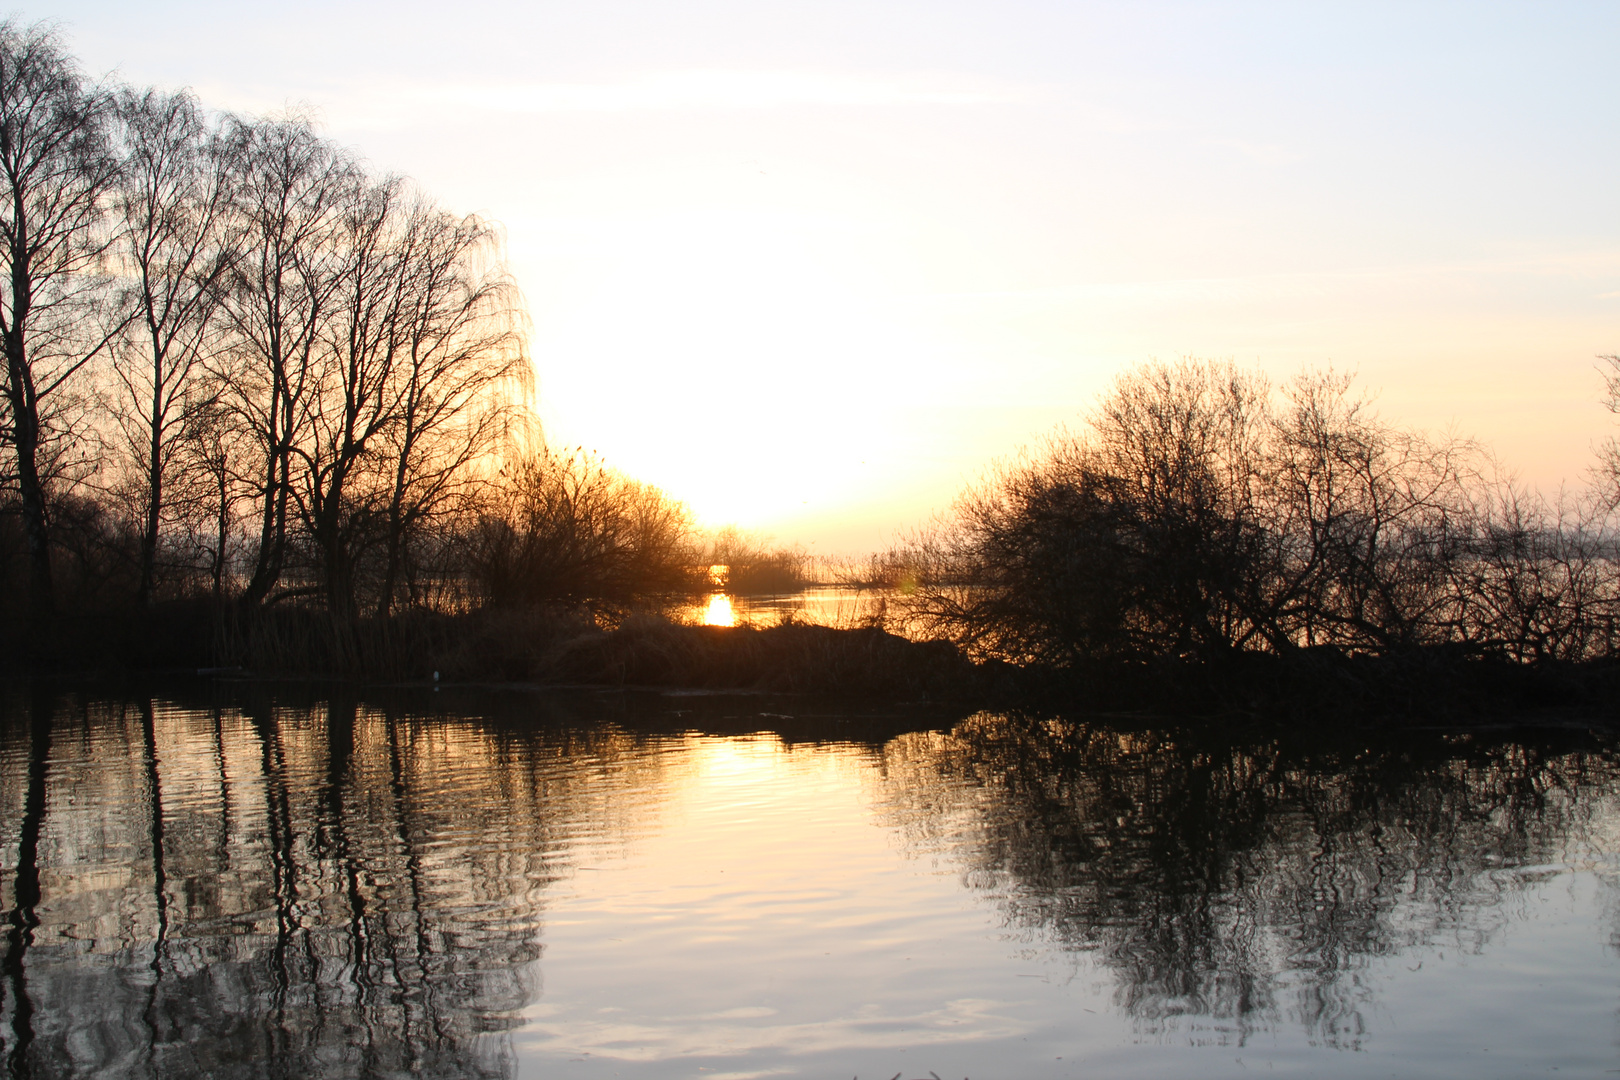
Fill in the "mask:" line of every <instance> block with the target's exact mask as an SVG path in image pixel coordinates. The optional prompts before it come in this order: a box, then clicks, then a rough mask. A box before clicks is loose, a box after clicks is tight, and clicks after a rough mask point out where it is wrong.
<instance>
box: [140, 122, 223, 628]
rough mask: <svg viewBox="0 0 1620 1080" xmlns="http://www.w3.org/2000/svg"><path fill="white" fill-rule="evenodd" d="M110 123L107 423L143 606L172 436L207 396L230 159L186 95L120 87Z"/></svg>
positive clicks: (174, 449)
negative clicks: (119, 319) (116, 140)
mask: <svg viewBox="0 0 1620 1080" xmlns="http://www.w3.org/2000/svg"><path fill="white" fill-rule="evenodd" d="M118 116H119V119H120V121H121V134H122V136H123V140H122V141H123V151H124V159H125V169H124V181H123V183H122V184H121V185H120V187H119V190H118V193H117V195H116V197H115V199H114V202H115V205H116V209H117V212H118V215H119V217H120V218H121V224H122V229H121V240H120V243H119V247H118V251H119V255H120V258H121V261H122V262H123V263H124V266H125V269H126V272H127V274H128V276H129V281H130V284H129V286H128V293H129V296H128V298H127V303H128V304H129V307H130V308H131V309H132V310H133V311H134V312H135V313H136V314H135V321H134V322H133V323H132V324H131V328H130V330H129V331H127V332H126V334H125V335H123V336H122V337H120V338H119V339H118V340H117V341H115V342H114V346H113V350H114V357H115V361H116V362H115V363H114V365H113V376H114V378H113V385H114V387H115V388H116V391H117V395H118V398H119V400H118V402H117V406H118V407H116V408H115V409H114V410H113V417H114V419H115V422H116V424H117V426H118V427H119V429H120V431H121V433H122V435H123V437H124V441H125V443H126V444H127V449H128V451H129V452H130V455H131V457H132V458H133V460H134V461H135V462H136V463H137V472H138V480H137V486H138V498H139V502H140V507H139V514H140V545H141V550H140V560H141V565H140V583H139V586H138V600H139V601H140V602H141V603H143V604H144V603H146V602H148V601H149V600H150V598H151V595H152V589H153V579H154V575H155V567H156V560H157V552H158V543H159V533H160V530H161V529H162V527H163V520H164V514H165V512H166V511H167V510H168V504H167V503H166V501H165V499H166V497H167V496H168V495H169V479H170V475H171V473H172V472H173V465H174V461H175V458H176V455H177V453H178V452H179V449H180V443H181V438H182V436H183V435H184V434H185V433H186V432H187V430H188V427H189V426H190V424H191V419H192V417H193V416H194V415H195V414H196V413H197V411H198V410H200V409H202V408H205V407H206V406H207V405H208V404H209V402H210V401H211V399H212V398H213V396H214V393H213V391H212V389H211V388H210V387H208V386H206V385H205V384H204V380H202V379H201V378H199V376H202V375H204V374H205V371H204V367H203V362H204V361H205V360H206V359H207V358H208V355H209V350H210V348H211V347H212V346H213V345H214V344H215V340H216V339H217V335H216V334H214V333H213V332H214V331H215V329H216V326H215V319H214V316H215V314H216V312H217V308H218V297H219V286H220V285H221V283H222V281H223V278H224V275H225V272H226V271H227V269H228V268H229V267H230V265H231V263H232V256H233V253H232V249H231V246H230V244H229V243H228V242H227V236H226V231H227V228H228V225H229V223H230V222H231V221H232V220H233V219H232V218H231V216H230V214H229V210H230V203H229V198H228V186H227V182H226V181H227V176H228V166H229V163H230V162H229V154H228V151H227V143H226V142H225V140H224V139H222V138H221V137H220V136H219V135H217V134H215V133H213V132H210V131H209V129H208V124H207V122H206V120H205V119H204V117H203V114H202V111H201V109H199V108H198V106H197V103H196V102H195V101H194V100H192V98H191V97H190V96H189V95H187V94H162V93H158V92H157V91H153V90H146V91H142V92H135V91H128V90H126V91H124V92H123V93H121V94H120V95H119V97H118Z"/></svg>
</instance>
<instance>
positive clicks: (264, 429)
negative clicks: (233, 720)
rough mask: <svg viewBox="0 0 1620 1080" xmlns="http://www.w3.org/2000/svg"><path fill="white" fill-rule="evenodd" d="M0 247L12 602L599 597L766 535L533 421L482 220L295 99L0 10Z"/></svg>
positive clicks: (501, 269)
mask: <svg viewBox="0 0 1620 1080" xmlns="http://www.w3.org/2000/svg"><path fill="white" fill-rule="evenodd" d="M0 264H3V265H0V271H3V275H4V276H3V283H0V336H3V343H4V349H5V356H6V365H5V369H4V372H3V373H0V384H3V391H4V393H3V395H0V443H3V445H0V451H3V454H0V461H3V464H0V596H3V598H4V599H0V608H3V609H4V610H3V611H0V616H3V617H4V618H5V620H6V621H7V624H8V625H10V626H11V627H12V628H13V629H22V628H25V627H34V628H39V627H44V626H47V625H50V624H51V622H52V620H53V614H54V613H57V612H60V611H63V610H68V611H72V612H79V613H83V612H86V611H98V610H113V609H119V608H123V609H128V610H139V609H141V608H148V607H151V606H152V605H154V604H163V603H170V602H175V601H195V600H197V599H200V598H205V599H211V600H212V601H214V602H215V604H214V606H215V607H219V606H221V605H229V606H230V607H232V609H233V610H236V611H246V610H256V609H262V608H264V607H266V606H269V605H278V604H282V603H285V602H296V603H298V604H300V605H305V606H311V605H313V606H318V607H322V608H324V609H326V610H327V611H329V612H330V613H331V614H332V615H333V616H334V617H335V618H336V619H338V620H339V621H349V620H353V619H355V618H358V617H363V616H377V617H384V618H386V617H388V616H389V615H390V614H392V613H393V612H395V611H397V610H400V609H401V608H430V609H435V610H439V611H447V610H457V609H464V608H466V607H468V606H475V605H480V604H483V603H486V602H489V601H497V602H502V603H516V604H522V603H531V602H539V601H548V602H549V601H558V600H562V601H579V600H590V599H599V598H604V597H605V598H608V599H616V600H625V599H628V598H633V597H640V596H645V595H648V594H654V593H667V592H679V591H683V590H684V591H690V590H693V589H704V588H707V587H709V584H710V572H709V569H708V568H709V566H710V565H711V564H712V563H714V562H716V561H720V562H729V563H734V564H736V566H735V572H736V573H738V574H739V575H740V576H746V573H747V567H748V566H752V565H756V564H757V565H760V566H763V565H765V563H767V562H769V559H768V558H767V557H766V555H765V554H764V552H763V550H762V549H761V548H760V546H759V545H757V544H755V545H753V547H752V548H749V549H748V550H746V551H744V550H741V549H739V548H738V545H737V543H736V542H735V541H736V540H737V538H736V536H735V535H734V534H733V535H731V538H730V541H727V540H726V538H725V537H721V538H720V539H719V540H717V541H712V542H711V541H710V540H709V539H708V538H705V537H704V536H702V535H700V534H699V533H698V532H697V530H696V529H695V528H694V525H693V521H692V519H691V516H690V514H689V513H688V512H687V511H686V509H685V508H684V507H682V506H681V505H680V504H678V503H675V502H673V501H671V500H670V499H668V498H667V497H666V496H665V495H664V494H663V493H662V492H660V491H658V490H657V489H656V488H652V487H650V486H648V485H645V484H641V483H637V482H635V481H633V480H630V479H628V478H626V477H624V476H622V475H620V474H618V473H616V472H614V471H613V470H612V469H609V468H607V467H606V466H605V465H603V464H602V463H601V462H600V461H597V460H596V459H594V458H593V457H591V456H590V455H587V454H583V453H579V452H571V453H559V452H556V451H553V450H550V449H547V448H546V447H545V446H544V444H543V442H542V440H541V439H540V437H539V433H538V431H537V429H536V427H535V425H534V422H533V419H532V417H533V413H532V409H531V408H530V404H531V397H532V391H533V369H532V366H531V363H530V358H529V357H528V355H527V353H526V348H527V345H526V341H527V335H526V330H527V326H526V323H527V315H526V312H525V308H524V302H523V298H522V296H521V295H520V293H519V291H518V289H517V288H516V286H515V284H514V282H513V281H512V279H511V276H510V275H509V273H508V272H507V269H506V266H505V264H504V262H503V259H502V250H501V243H500V235H499V232H498V230H497V229H496V228H495V227H494V226H492V225H491V224H490V223H489V222H487V221H484V220H481V219H479V218H476V217H462V216H458V215H455V214H452V213H450V212H448V211H446V210H445V209H443V208H442V207H440V206H438V205H437V204H435V203H434V202H433V201H432V200H431V199H430V198H428V197H427V196H426V195H424V194H423V193H422V192H420V191H419V190H417V189H416V188H415V187H414V186H413V185H412V184H410V183H409V182H408V181H406V180H405V179H403V178H401V177H398V176H392V175H377V174H376V173H374V172H373V171H370V170H368V169H367V168H366V167H365V166H364V165H363V164H362V163H361V162H360V161H359V160H358V159H357V158H356V157H355V156H354V155H353V154H352V153H350V152H349V151H348V150H346V149H344V148H343V147H340V146H337V145H335V144H334V143H332V142H331V141H329V140H327V139H325V138H322V137H321V136H320V135H319V134H318V133H317V132H316V131H315V129H314V128H313V126H312V125H311V123H310V122H309V121H308V120H306V119H303V118H300V117H297V116H284V117H279V118H271V119H264V118H250V117H242V116H233V115H218V114H213V113H210V112H208V111H206V110H204V109H203V108H202V106H201V105H199V103H198V102H197V101H196V100H194V99H193V98H192V97H191V96H190V95H189V94H187V93H184V92H181V93H172V94H171V93H163V92H159V91H156V90H150V89H139V88H134V87H129V86H122V85H116V84H111V83H94V82H92V81H90V80H88V79H86V78H85V77H84V76H83V75H82V74H81V72H80V71H79V69H78V67H77V65H76V63H75V61H74V60H73V58H72V57H71V56H70V55H69V54H68V52H67V51H66V49H65V47H64V45H63V42H62V41H61V39H60V38H59V36H58V35H57V34H56V33H55V32H54V31H53V30H51V29H50V28H48V27H41V26H23V25H20V24H18V23H15V22H6V23H3V24H0ZM728 543H729V547H727V544H728ZM744 547H747V545H744ZM710 548H714V549H715V550H712V551H711V550H710ZM722 548H724V549H725V550H720V549H722ZM789 561H790V562H791V559H790V560H789ZM790 576H791V575H790Z"/></svg>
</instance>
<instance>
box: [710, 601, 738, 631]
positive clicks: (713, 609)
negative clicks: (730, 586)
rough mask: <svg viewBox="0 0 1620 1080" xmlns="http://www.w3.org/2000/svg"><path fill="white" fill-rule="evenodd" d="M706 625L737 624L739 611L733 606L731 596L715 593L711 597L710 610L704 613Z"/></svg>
mask: <svg viewBox="0 0 1620 1080" xmlns="http://www.w3.org/2000/svg"><path fill="white" fill-rule="evenodd" d="M703 625H704V626H736V625H737V612H736V611H735V610H734V609H733V608H732V606H731V597H729V596H727V595H726V594H725V593H715V594H714V596H712V597H710V599H709V610H708V611H706V612H704V615H703Z"/></svg>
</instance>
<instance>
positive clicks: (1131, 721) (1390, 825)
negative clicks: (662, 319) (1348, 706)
mask: <svg viewBox="0 0 1620 1080" xmlns="http://www.w3.org/2000/svg"><path fill="white" fill-rule="evenodd" d="M0 716H3V722H0V860H3V862H4V870H3V878H0V902H3V904H4V906H5V910H6V918H7V923H6V927H5V931H6V935H7V936H6V941H5V954H4V968H3V972H0V995H3V997H0V1054H3V1055H4V1057H5V1058H6V1061H7V1063H8V1066H9V1068H10V1070H11V1075H13V1076H34V1077H57V1076H92V1075H93V1076H97V1077H123V1076H138V1077H147V1076H152V1077H156V1076H163V1077H198V1078H200V1077H237V1076H242V1077H247V1076H287V1077H295V1076H296V1077H351V1076H352V1077H373V1076H376V1077H382V1076H405V1075H413V1076H421V1077H540V1076H545V1077H580V1078H595V1077H614V1076H617V1077H647V1078H652V1077H660V1078H662V1077H710V1078H718V1077H726V1078H734V1080H741V1078H746V1077H766V1076H812V1077H838V1078H843V1077H852V1076H853V1077H860V1078H862V1080H889V1078H890V1077H893V1076H895V1075H896V1074H897V1073H898V1074H900V1075H901V1076H902V1077H904V1078H914V1077H915V1078H928V1077H932V1076H938V1077H940V1078H943V1080H958V1078H962V1077H968V1078H973V1080H992V1078H996V1077H1011V1078H1021V1077H1095V1076H1108V1077H1176V1076H1189V1077H1191V1076H1198V1077H1208V1076H1215V1077H1224V1076H1251V1075H1271V1076H1313V1077H1364V1076H1365V1077H1372V1076H1379V1077H1385V1076H1390V1075H1395V1076H1401V1077H1463V1076H1468V1077H1473V1076H1529V1075H1554V1074H1556V1075H1561V1076H1598V1075H1605V1074H1607V1073H1609V1072H1610V1071H1612V1070H1614V1069H1615V1068H1616V1066H1617V1058H1620V1055H1617V1052H1616V1051H1617V1043H1620V951H1617V946H1620V764H1617V760H1616V739H1615V738H1614V737H1613V735H1611V734H1609V733H1606V732H1605V731H1603V730H1602V729H1597V730H1589V729H1588V728H1587V727H1586V726H1584V725H1582V724H1578V723H1571V724H1568V725H1566V726H1562V727H1542V728H1538V729H1535V730H1529V729H1525V730H1518V729H1512V728H1506V727H1502V728H1495V729H1492V730H1489V731H1475V732H1472V733H1466V732H1459V731H1451V730H1446V729H1443V728H1435V729H1432V730H1406V731H1403V732H1400V733H1398V734H1389V733H1384V734H1381V735H1374V734H1371V733H1369V732H1366V731H1355V730H1336V731H1329V732H1311V731H1308V730H1301V729H1278V728H1271V727H1262V726H1257V725H1251V726H1246V727H1231V726H1212V725H1209V724H1204V725H1196V724H1187V723H1170V722H1162V721H1161V722H1155V721H1152V720H1150V719H1143V718H1116V719H1108V718H1096V717H1086V716H1084V715H1081V714H1076V715H1073V716H1061V715H1048V714H1042V715H1019V714H998V713H984V712H980V713H974V712H969V711H965V710H958V711H954V712H953V711H951V710H948V709H942V708H940V707H938V706H923V705H917V706H904V705H887V706H886V705H879V704H875V703H870V702H848V701H845V702H837V701H811V700H803V699H793V698H780V697H767V696H748V695H729V696H728V695H676V694H658V693H651V692H639V693H605V692H604V693H591V692H544V693H543V692H538V691H536V692H519V691H499V690H483V691H480V690H471V689H452V688H446V689H445V690H444V691H442V692H435V691H433V690H431V689H429V688H392V689H390V688H360V687H354V686H322V685H318V684H302V685H291V684H273V683H253V682H243V683H219V684H214V685H208V684H186V683H181V684H175V685H169V686H147V687H143V688H139V689H132V688H130V687H108V686H100V687H98V686H85V685H75V686H46V685H33V686H27V685H13V686H11V687H9V688H7V689H6V690H5V696H4V701H3V705H0Z"/></svg>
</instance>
